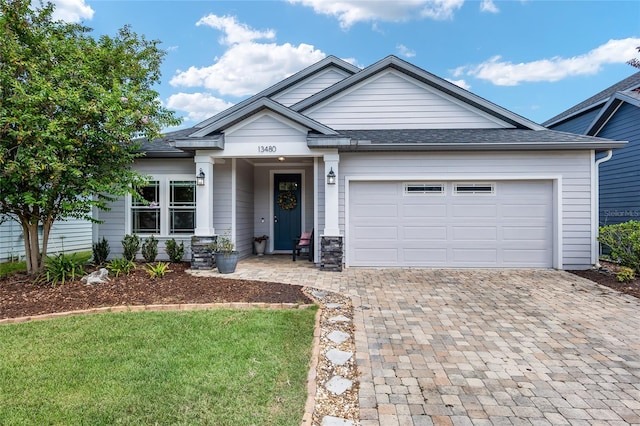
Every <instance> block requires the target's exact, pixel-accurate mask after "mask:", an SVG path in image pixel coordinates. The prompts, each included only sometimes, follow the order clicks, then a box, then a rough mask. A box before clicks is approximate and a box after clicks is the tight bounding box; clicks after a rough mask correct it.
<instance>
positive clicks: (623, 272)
mask: <svg viewBox="0 0 640 426" xmlns="http://www.w3.org/2000/svg"><path fill="white" fill-rule="evenodd" d="M616 279H617V280H618V281H619V282H621V283H628V282H630V281H633V280H635V279H636V271H634V270H633V269H631V268H627V267H626V266H623V267H622V268H620V271H618V273H617V274H616Z"/></svg>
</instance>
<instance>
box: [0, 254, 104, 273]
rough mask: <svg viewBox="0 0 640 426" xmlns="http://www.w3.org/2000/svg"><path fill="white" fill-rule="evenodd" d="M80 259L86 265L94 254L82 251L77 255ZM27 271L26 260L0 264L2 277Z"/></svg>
mask: <svg viewBox="0 0 640 426" xmlns="http://www.w3.org/2000/svg"><path fill="white" fill-rule="evenodd" d="M76 256H77V257H78V259H80V260H81V261H82V262H83V263H86V262H88V261H89V259H91V256H92V253H91V252H90V251H80V252H77V253H76ZM26 270H27V262H25V261H24V260H23V261H21V262H5V263H0V277H3V276H5V275H9V274H13V273H14V272H23V271H26Z"/></svg>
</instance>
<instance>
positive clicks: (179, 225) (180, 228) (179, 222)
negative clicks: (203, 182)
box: [169, 180, 196, 234]
mask: <svg viewBox="0 0 640 426" xmlns="http://www.w3.org/2000/svg"><path fill="white" fill-rule="evenodd" d="M169 194H170V199H169V233H170V234H191V233H193V230H194V229H195V227H196V188H195V185H194V184H193V182H192V181H188V180H176V181H171V182H169Z"/></svg>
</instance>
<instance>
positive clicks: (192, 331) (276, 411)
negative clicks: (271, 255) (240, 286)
mask: <svg viewBox="0 0 640 426" xmlns="http://www.w3.org/2000/svg"><path fill="white" fill-rule="evenodd" d="M315 313H316V309H314V308H310V309H300V310H296V309H291V310H257V309H253V310H213V311H193V312H185V311H181V312H143V313H117V314H99V315H88V316H80V317H68V318H60V319H55V320H49V321H38V322H32V323H22V324H10V325H1V326H0V348H2V350H1V352H2V356H1V357H0V424H3V425H4V424H7V425H11V424H16V425H17V424H19V425H42V424H51V425H55V424H59V425H63V424H64V425H67V424H91V425H112V424H129V425H140V424H145V425H148V424H163V425H166V424H172V425H176V424H182V425H204V424H206V425H299V424H300V423H301V420H302V416H303V412H304V405H305V401H306V383H307V382H306V378H307V372H308V368H309V360H310V357H311V345H312V338H313V328H314V317H315Z"/></svg>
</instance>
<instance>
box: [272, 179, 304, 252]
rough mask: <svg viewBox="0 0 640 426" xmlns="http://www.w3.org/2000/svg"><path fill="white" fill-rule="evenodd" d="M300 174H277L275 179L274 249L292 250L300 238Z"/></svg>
mask: <svg viewBox="0 0 640 426" xmlns="http://www.w3.org/2000/svg"><path fill="white" fill-rule="evenodd" d="M301 186H302V179H301V177H300V174H276V175H274V179H273V205H274V207H273V216H274V217H273V249H274V250H292V248H293V239H294V238H296V237H298V236H300V232H301V215H302V206H301V205H300V204H301V203H300V201H301V200H300V194H301Z"/></svg>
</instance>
